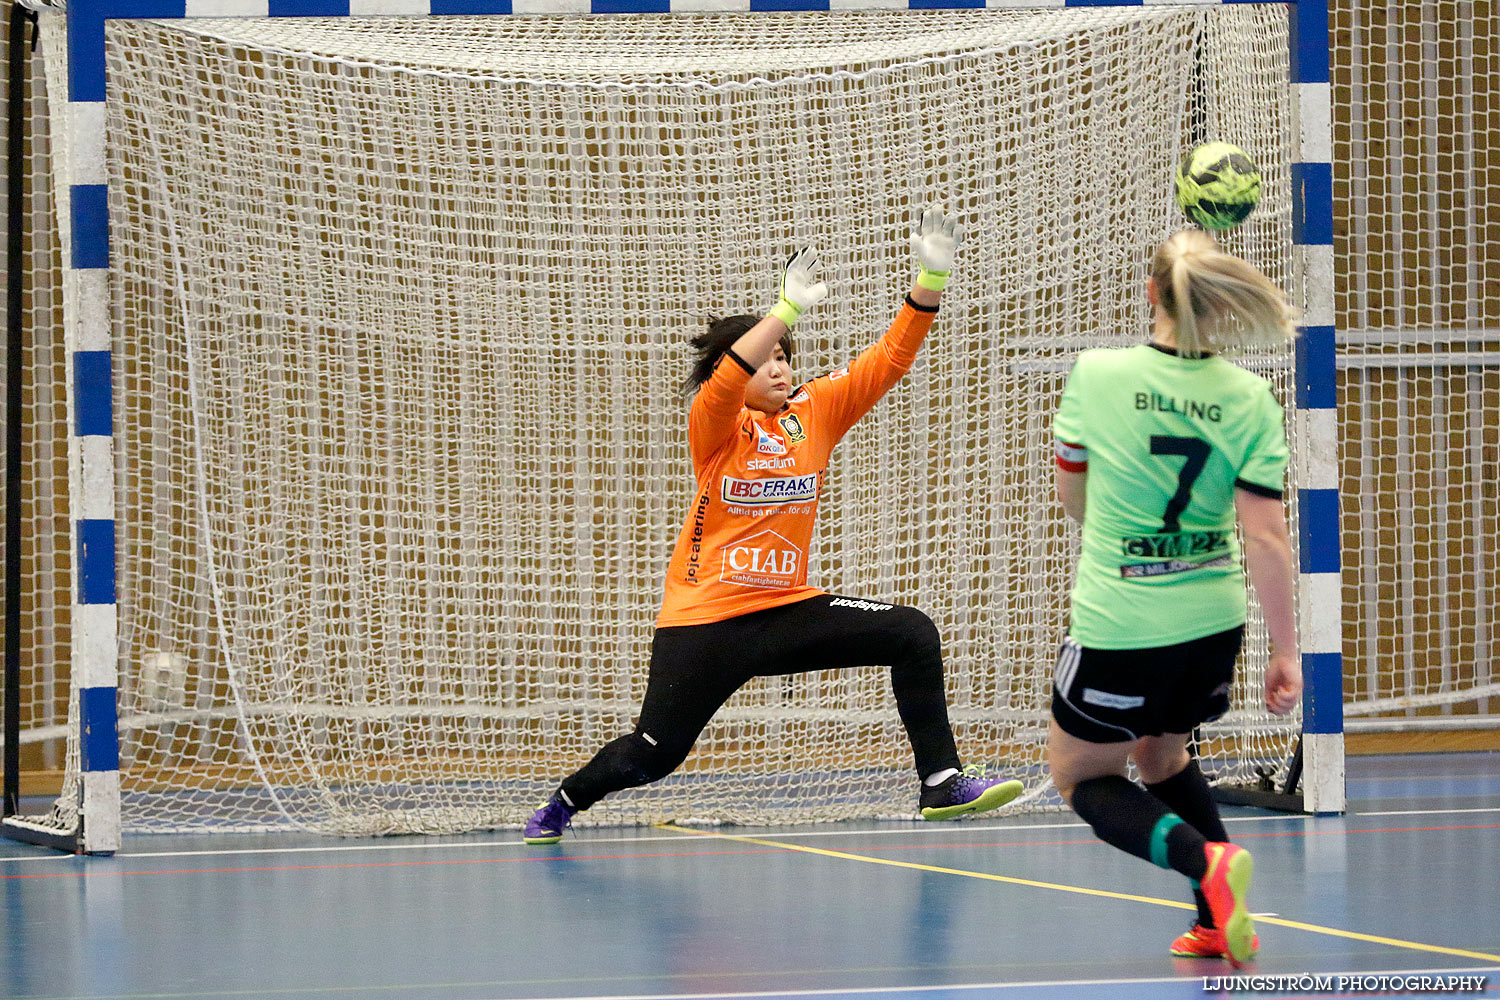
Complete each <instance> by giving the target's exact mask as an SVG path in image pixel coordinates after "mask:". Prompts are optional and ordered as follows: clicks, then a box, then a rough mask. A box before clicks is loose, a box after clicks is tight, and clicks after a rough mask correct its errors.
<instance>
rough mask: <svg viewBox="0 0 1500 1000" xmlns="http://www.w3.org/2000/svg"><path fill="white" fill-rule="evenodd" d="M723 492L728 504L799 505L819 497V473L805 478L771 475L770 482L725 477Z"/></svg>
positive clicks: (755, 505)
mask: <svg viewBox="0 0 1500 1000" xmlns="http://www.w3.org/2000/svg"><path fill="white" fill-rule="evenodd" d="M720 489H721V493H720V495H721V496H722V497H723V498H724V502H725V503H733V504H741V505H744V506H747V507H759V506H766V505H769V504H785V503H797V502H799V501H803V500H813V499H816V498H817V495H818V474H817V473H816V472H811V473H808V474H807V475H805V476H771V477H768V478H766V479H736V478H734V477H733V476H725V477H724V480H723V483H722V484H721V486H720Z"/></svg>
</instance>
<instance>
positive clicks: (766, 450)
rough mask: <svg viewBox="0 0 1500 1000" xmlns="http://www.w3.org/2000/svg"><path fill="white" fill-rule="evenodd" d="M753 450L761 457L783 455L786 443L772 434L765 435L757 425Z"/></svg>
mask: <svg viewBox="0 0 1500 1000" xmlns="http://www.w3.org/2000/svg"><path fill="white" fill-rule="evenodd" d="M755 450H756V451H758V452H760V453H761V454H762V455H785V454H786V442H784V441H782V440H781V438H779V437H777V436H776V435H774V434H767V433H766V432H765V429H764V428H762V427H761V426H760V425H759V424H756V425H755Z"/></svg>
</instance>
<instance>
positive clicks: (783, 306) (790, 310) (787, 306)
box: [771, 299, 802, 330]
mask: <svg viewBox="0 0 1500 1000" xmlns="http://www.w3.org/2000/svg"><path fill="white" fill-rule="evenodd" d="M771 315H772V316H775V317H776V318H777V319H779V320H781V321H782V322H783V323H785V324H786V325H787V329H789V330H790V329H791V328H792V326H793V325H794V324H795V323H796V322H797V317H798V316H801V315H802V309H801V308H800V307H799V306H797V304H796V303H794V302H792V301H791V300H790V299H777V300H776V305H774V306H772V307H771Z"/></svg>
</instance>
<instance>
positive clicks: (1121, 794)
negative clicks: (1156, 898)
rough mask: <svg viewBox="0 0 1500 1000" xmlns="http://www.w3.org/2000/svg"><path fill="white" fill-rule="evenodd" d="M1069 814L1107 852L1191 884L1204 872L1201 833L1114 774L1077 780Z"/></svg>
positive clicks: (1159, 801)
mask: <svg viewBox="0 0 1500 1000" xmlns="http://www.w3.org/2000/svg"><path fill="white" fill-rule="evenodd" d="M1073 811H1074V812H1076V813H1077V814H1078V815H1079V816H1080V817H1081V818H1082V819H1083V821H1084V822H1086V823H1088V825H1089V826H1091V827H1093V828H1094V833H1096V834H1097V835H1098V836H1099V839H1100V840H1102V841H1104V842H1105V843H1106V844H1109V845H1110V846H1112V847H1118V848H1119V849H1120V850H1122V851H1124V852H1125V853H1127V854H1133V855H1135V856H1136V857H1138V858H1142V859H1144V860H1146V861H1149V862H1151V863H1152V864H1154V865H1156V866H1158V867H1160V868H1171V869H1172V870H1173V871H1177V872H1181V873H1182V874H1183V875H1186V876H1187V877H1188V878H1190V879H1195V880H1197V879H1202V878H1203V876H1204V874H1205V873H1207V871H1208V860H1207V858H1205V857H1204V854H1203V845H1204V844H1205V843H1207V841H1206V840H1205V839H1204V836H1203V834H1201V833H1199V832H1198V831H1197V829H1195V828H1194V827H1193V826H1192V824H1190V823H1187V822H1186V821H1184V820H1183V818H1182V817H1181V816H1178V815H1177V814H1176V813H1174V812H1172V811H1171V810H1170V809H1168V808H1167V807H1166V806H1165V805H1163V804H1162V801H1161V800H1160V799H1158V798H1157V797H1156V796H1154V795H1152V794H1151V793H1150V792H1148V791H1146V790H1145V789H1144V788H1142V787H1140V786H1139V785H1137V784H1135V783H1134V782H1131V781H1127V780H1126V779H1125V778H1123V777H1121V776H1120V775H1117V774H1111V775H1107V776H1106V777H1103V778H1090V779H1089V780H1088V781H1081V782H1079V783H1078V787H1077V788H1075V789H1073Z"/></svg>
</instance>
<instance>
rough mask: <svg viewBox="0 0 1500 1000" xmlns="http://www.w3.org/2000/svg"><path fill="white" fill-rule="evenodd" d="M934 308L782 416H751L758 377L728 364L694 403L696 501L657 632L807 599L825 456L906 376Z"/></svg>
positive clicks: (729, 357) (915, 311)
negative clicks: (749, 395)
mask: <svg viewBox="0 0 1500 1000" xmlns="http://www.w3.org/2000/svg"><path fill="white" fill-rule="evenodd" d="M936 311H937V309H936V307H931V308H926V307H921V306H917V305H916V304H915V303H914V302H912V301H911V299H910V298H908V299H907V300H906V303H905V304H904V305H903V306H902V307H901V312H900V314H899V315H897V316H896V319H895V322H893V323H892V324H891V328H890V329H889V330H887V331H886V334H885V336H884V337H881V338H880V340H878V341H876V342H875V343H874V344H871V345H870V346H869V347H868V348H866V349H865V351H864V352H863V353H862V354H860V356H859V357H858V358H856V359H855V360H854V361H853V362H852V363H851V364H850V365H849V366H848V367H847V368H840V369H838V370H837V371H833V372H829V373H828V374H827V375H823V376H821V377H819V378H815V379H813V380H812V381H811V382H808V383H806V384H804V385H801V386H799V387H798V388H797V390H796V391H795V392H793V393H792V395H791V396H790V397H789V398H788V399H787V402H786V405H785V406H784V407H782V409H781V411H780V412H779V413H772V414H766V413H760V412H758V411H755V410H751V409H748V408H746V406H745V386H746V385H747V384H748V383H749V382H750V376H751V375H753V374H754V372H753V371H752V370H749V367H748V365H746V364H745V363H744V362H743V361H741V360H740V359H739V358H737V357H735V356H734V355H733V354H726V355H724V357H722V358H720V359H719V364H718V367H716V368H715V369H714V372H713V375H712V376H710V377H709V379H708V381H707V382H705V383H703V386H702V388H701V389H699V390H698V395H697V396H696V397H695V398H694V399H693V406H692V411H691V413H690V414H689V416H688V443H689V446H690V448H691V450H692V456H693V472H694V474H695V476H696V478H697V483H698V490H697V493H696V494H695V496H694V499H693V504H692V507H691V509H690V510H689V511H688V516H687V522H686V523H685V524H683V526H682V533H681V534H680V535H679V536H678V538H677V548H676V550H675V551H674V552H673V553H672V563H671V565H670V566H669V567H668V568H667V586H666V596H665V598H664V600H663V601H662V608H661V614H660V615H658V616H657V618H656V624H657V626H658V627H662V626H670V625H702V624H705V623H707V622H716V621H722V620H724V619H726V618H734V617H736V616H738V615H743V614H749V613H750V612H752V611H760V610H762V609H764V608H774V607H779V606H780V605H783V604H791V603H793V602H795V601H802V600H806V599H807V598H809V597H814V596H816V595H818V594H821V593H823V592H824V591H822V590H820V589H819V588H817V587H811V586H808V583H807V553H808V548H809V545H810V544H811V542H812V533H813V523H814V521H816V520H817V516H818V496H819V494H820V493H821V492H822V488H823V472H824V470H825V469H826V468H827V467H828V456H829V454H830V453H832V451H833V447H834V445H836V444H838V442H839V439H840V438H842V437H843V436H844V434H845V433H846V432H847V431H848V430H849V428H851V427H853V426H854V424H855V423H856V422H857V421H858V420H859V418H860V417H862V416H864V415H865V414H866V413H867V412H869V410H870V408H871V407H872V406H874V405H875V403H876V401H878V400H879V399H880V397H881V396H883V395H885V393H886V391H887V390H888V389H890V387H891V386H893V385H895V384H896V382H897V381H899V380H900V378H901V376H902V375H905V374H906V372H907V370H908V369H910V368H911V365H912V362H914V361H915V360H916V357H917V350H918V349H919V348H920V347H921V346H922V340H923V339H924V338H925V337H926V336H927V328H928V327H929V326H931V325H932V318H933V314H934V313H935V312H936Z"/></svg>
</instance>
